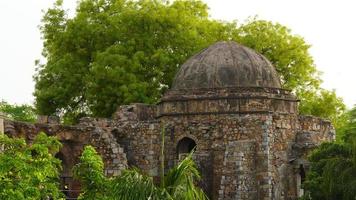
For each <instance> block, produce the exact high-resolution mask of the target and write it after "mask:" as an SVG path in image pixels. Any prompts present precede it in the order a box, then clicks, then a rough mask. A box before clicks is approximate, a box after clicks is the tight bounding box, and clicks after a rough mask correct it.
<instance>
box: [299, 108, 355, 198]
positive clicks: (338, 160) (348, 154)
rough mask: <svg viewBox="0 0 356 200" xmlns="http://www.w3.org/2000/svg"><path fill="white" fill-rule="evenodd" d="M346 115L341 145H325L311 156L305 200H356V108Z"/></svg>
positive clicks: (305, 184) (339, 143) (339, 142)
mask: <svg viewBox="0 0 356 200" xmlns="http://www.w3.org/2000/svg"><path fill="white" fill-rule="evenodd" d="M346 115H347V120H346V122H345V124H344V125H343V127H341V130H340V132H339V133H340V134H341V137H340V139H339V141H338V143H335V142H334V143H324V144H322V145H321V146H320V147H318V148H317V149H315V150H314V151H313V152H312V154H311V155H310V157H309V161H310V162H311V167H310V171H309V172H308V174H307V179H306V181H305V183H304V188H305V190H306V194H305V196H304V197H303V198H304V199H313V200H340V199H342V200H354V199H355V198H356V107H354V108H353V109H352V110H351V111H349V112H348V113H347V114H346Z"/></svg>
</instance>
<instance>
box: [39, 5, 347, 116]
mask: <svg viewBox="0 0 356 200" xmlns="http://www.w3.org/2000/svg"><path fill="white" fill-rule="evenodd" d="M61 3H62V2H61V1H57V3H56V4H55V6H54V7H53V8H51V9H49V10H48V11H47V12H46V13H45V15H44V17H43V23H42V26H41V31H42V35H43V38H44V49H43V55H44V57H45V58H46V60H47V62H46V63H45V64H41V63H40V62H39V65H38V73H37V75H36V77H35V80H36V89H35V93H34V95H35V97H36V108H37V109H38V111H39V112H40V113H41V114H46V115H51V114H55V113H56V114H58V113H61V114H65V117H67V118H68V119H69V121H71V120H72V121H73V120H75V119H76V118H79V117H81V116H84V115H93V116H97V117H109V116H111V115H112V113H113V112H114V111H115V109H116V108H117V106H119V105H122V104H128V103H132V102H144V103H154V102H156V101H158V99H159V98H160V96H161V94H162V93H163V92H164V91H165V90H166V89H167V88H169V87H170V85H171V83H172V79H173V77H174V74H175V72H176V71H177V68H178V67H179V66H180V65H181V64H182V63H183V62H185V61H186V59H188V58H189V57H190V56H192V55H193V54H194V53H196V52H198V51H199V50H201V49H203V48H205V47H207V46H209V45H211V44H212V43H214V42H216V41H220V40H234V41H237V42H238V43H241V44H244V45H246V46H248V47H251V48H252V49H255V50H256V51H258V52H260V53H262V54H263V55H265V56H266V57H267V58H268V59H269V60H270V61H271V62H272V64H273V65H274V66H275V67H276V69H277V71H278V72H279V74H280V77H281V80H282V83H283V87H284V88H288V89H291V90H293V92H295V93H296V94H297V95H298V97H299V98H300V99H302V100H303V101H302V103H301V112H302V113H303V114H312V115H316V116H326V117H327V118H330V119H332V120H334V121H335V120H336V119H337V118H338V116H339V115H341V113H342V112H343V110H344V105H343V103H342V101H341V99H340V98H338V97H336V95H335V93H334V92H330V91H326V90H322V89H321V88H320V83H321V80H320V78H319V74H320V73H319V72H318V71H317V70H316V68H315V65H314V62H313V59H312V57H311V56H310V54H309V51H308V50H309V48H310V45H308V44H307V43H306V42H305V41H304V39H303V38H302V37H300V36H297V35H293V34H292V33H291V30H290V29H288V28H287V27H285V26H283V25H281V24H278V23H272V22H269V21H265V20H258V19H256V18H254V19H251V20H249V21H247V22H246V23H243V24H237V23H228V22H221V21H216V20H212V19H211V18H209V17H208V7H207V5H206V4H204V3H203V2H201V1H199V0H177V1H173V2H168V1H164V0H138V1H133V0H81V1H79V3H78V7H77V13H76V15H75V17H74V18H68V17H67V15H66V12H65V11H64V10H63V9H62V7H61ZM304 100H305V101H304ZM330 100H331V101H332V104H328V103H329V101H330ZM315 105H316V106H318V107H319V109H314V106H315ZM323 105H328V106H327V107H323ZM326 108H327V109H326Z"/></svg>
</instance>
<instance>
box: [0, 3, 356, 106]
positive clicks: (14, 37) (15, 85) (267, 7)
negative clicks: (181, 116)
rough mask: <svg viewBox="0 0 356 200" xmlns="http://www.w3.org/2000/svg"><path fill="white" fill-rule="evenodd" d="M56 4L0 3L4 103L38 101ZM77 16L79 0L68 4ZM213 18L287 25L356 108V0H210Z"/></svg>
mask: <svg viewBox="0 0 356 200" xmlns="http://www.w3.org/2000/svg"><path fill="white" fill-rule="evenodd" d="M54 1H55V0H0V100H1V99H2V100H5V101H8V102H9V103H17V104H22V103H29V104H31V103H33V101H34V97H33V95H32V93H33V91H34V82H33V78H32V77H33V75H34V74H35V68H36V67H35V60H36V59H39V58H41V51H42V42H43V41H42V40H41V34H40V31H39V28H38V26H39V25H40V21H41V17H42V15H43V12H42V10H44V9H47V8H49V7H50V6H51V5H52V4H53V2H54ZM63 1H64V7H65V8H66V9H68V11H69V13H72V14H73V13H74V9H75V6H76V0H63ZM204 2H206V3H207V4H208V6H209V7H210V15H211V18H214V19H220V20H225V21H231V20H238V21H239V22H244V21H245V20H246V19H247V18H248V17H251V16H252V17H253V16H256V15H257V16H258V18H259V19H265V20H270V21H273V22H278V23H281V24H283V25H285V26H287V27H289V28H290V29H291V30H292V33H293V34H297V35H300V36H302V37H304V39H305V40H306V41H307V43H309V44H311V45H312V47H311V49H310V53H311V55H312V56H313V58H314V61H315V64H316V67H317V69H318V70H319V71H322V72H323V74H322V76H321V77H322V79H323V81H324V83H323V84H322V87H324V88H326V89H330V90H331V89H335V90H336V93H337V95H338V96H340V97H342V98H343V99H344V101H345V103H346V105H347V106H348V107H349V108H350V107H351V106H353V105H354V104H356V62H355V59H354V58H353V57H354V56H356V51H355V48H356V26H355V25H356V23H355V21H356V11H355V8H356V1H354V0H313V1H312V0H298V1H296V0H248V1H246V0H204Z"/></svg>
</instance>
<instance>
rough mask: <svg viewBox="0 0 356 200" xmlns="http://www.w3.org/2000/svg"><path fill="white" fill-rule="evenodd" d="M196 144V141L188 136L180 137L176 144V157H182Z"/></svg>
mask: <svg viewBox="0 0 356 200" xmlns="http://www.w3.org/2000/svg"><path fill="white" fill-rule="evenodd" d="M196 146H197V144H196V142H195V141H194V140H193V139H191V138H189V137H184V138H183V139H181V140H180V141H179V142H178V145H177V159H178V160H182V159H184V158H185V157H186V156H187V155H188V154H189V153H190V152H191V151H193V150H194V149H195V147H196Z"/></svg>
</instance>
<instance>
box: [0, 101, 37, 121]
mask: <svg viewBox="0 0 356 200" xmlns="http://www.w3.org/2000/svg"><path fill="white" fill-rule="evenodd" d="M0 112H1V113H3V114H5V117H7V118H9V119H12V120H16V121H23V122H35V121H36V117H37V115H36V112H35V108H33V107H32V106H30V105H26V104H23V105H16V104H15V105H12V104H9V103H7V102H6V101H1V102H0Z"/></svg>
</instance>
